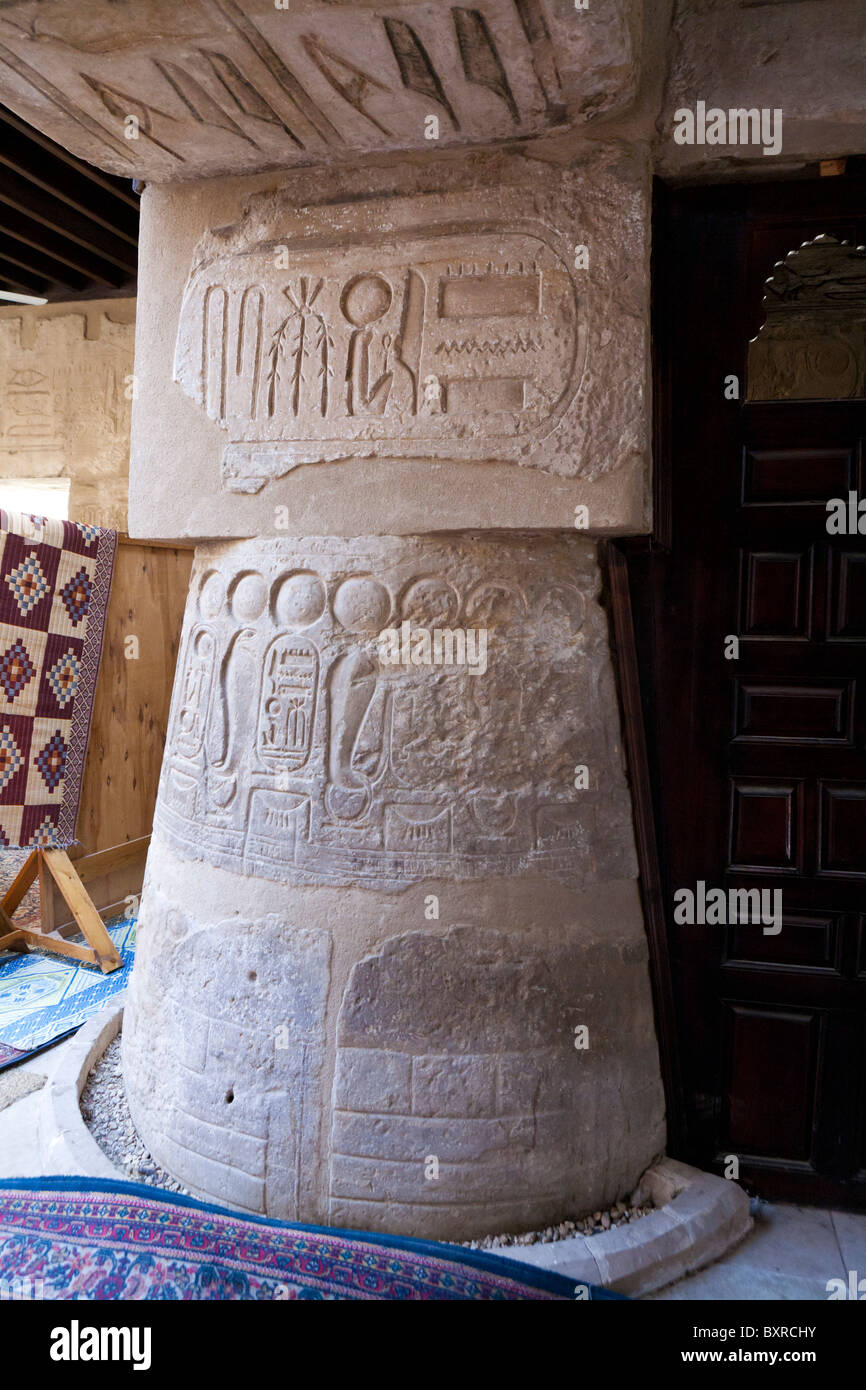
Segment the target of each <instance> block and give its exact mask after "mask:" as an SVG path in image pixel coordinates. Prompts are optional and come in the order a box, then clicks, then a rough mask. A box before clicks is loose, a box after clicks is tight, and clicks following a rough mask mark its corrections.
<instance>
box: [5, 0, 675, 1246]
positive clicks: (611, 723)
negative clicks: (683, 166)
mask: <svg viewBox="0 0 866 1390" xmlns="http://www.w3.org/2000/svg"><path fill="white" fill-rule="evenodd" d="M120 8H121V9H123V11H124V12H123V14H120V13H119V7H118V6H117V5H116V4H114V3H109V0H87V3H86V5H83V6H74V7H70V6H69V5H68V4H65V3H62V0H43V3H41V4H39V5H38V6H33V5H29V4H25V5H22V6H17V5H15V6H12V10H14V11H15V12H16V15H18V11H19V10H20V11H21V14H20V15H18V19H19V20H20V21H21V22H20V23H16V22H15V16H13V17H12V18H11V19H10V22H9V23H8V25H7V30H8V32H4V36H3V41H2V44H0V91H2V95H3V99H4V100H5V101H6V102H7V103H8V104H10V105H12V106H13V107H14V109H15V110H16V111H18V112H19V113H20V114H22V115H23V116H25V117H26V118H27V119H29V120H31V121H33V122H34V123H35V124H37V125H39V126H40V127H41V128H43V129H46V130H47V131H48V133H49V134H51V135H53V136H54V137H55V138H57V139H60V140H62V141H64V142H65V143H67V144H68V145H69V147H70V148H72V149H73V150H74V151H75V152H77V153H78V154H80V155H82V156H84V157H85V158H89V159H91V160H94V161H95V162H97V163H99V164H100V165H101V166H102V167H104V168H106V169H109V170H111V171H113V172H115V173H120V174H127V175H133V174H134V175H135V176H136V177H138V178H139V179H145V180H146V181H147V185H148V186H147V189H146V192H145V194H144V197H143V200H142V237H141V260H140V266H141V273H140V280H139V303H138V313H137V326H136V357H135V386H136V395H135V402H134V407H133V421H132V441H131V451H132V458H131V482H130V529H131V531H132V533H133V534H135V535H138V536H146V537H153V538H161V539H177V538H181V537H192V538H194V539H195V540H196V541H198V542H200V547H199V551H198V555H197V560H196V565H195V572H194V578H193V584H192V589H191V592H190V596H189V604H188V610H187V616H186V625H185V630H184V635H183V646H182V653H181V658H180V662H179V667H178V673H177V678H176V688H175V692H174V707H173V714H172V722H171V733H170V737H169V743H168V747H167V750H166V758H165V765H164V768H163V775H162V783H161V789H160V797H159V805H158V810H157V819H156V827H155V833H154V839H153V845H152V849H151V854H150V859H149V864H148V872H147V881H146V885H145V891H144V895H143V899H142V906H141V916H140V934H139V946H138V953H137V961H136V967H135V972H134V976H133V981H132V985H131V989H130V1002H129V1006H128V1010H127V1014H126V1018H125V1023H124V1034H123V1037H124V1043H123V1049H124V1072H125V1078H126V1085H127V1089H128V1094H129V1098H130V1104H131V1108H132V1112H133V1116H134V1118H135V1121H136V1123H137V1125H138V1126H139V1129H140V1131H141V1134H142V1137H143V1138H144V1140H145V1142H146V1143H147V1144H148V1145H149V1146H150V1148H151V1150H152V1152H153V1154H154V1155H155V1157H156V1158H157V1159H159V1161H160V1162H161V1163H163V1164H164V1165H165V1167H166V1168H167V1169H168V1170H169V1171H170V1172H172V1173H174V1174H175V1175H176V1176H177V1177H178V1178H180V1179H181V1180H182V1181H183V1182H184V1183H186V1184H187V1185H188V1186H189V1187H190V1188H191V1189H192V1190H193V1191H194V1192H196V1193H198V1194H200V1195H202V1196H204V1197H209V1198H215V1199H217V1200H222V1201H227V1202H229V1203H233V1204H235V1205H237V1206H240V1207H243V1208H246V1209H249V1210H252V1211H259V1212H268V1213H270V1214H272V1215H275V1216H280V1217H287V1218H300V1219H302V1220H306V1221H314V1222H329V1223H335V1224H341V1225H349V1226H359V1227H373V1228H380V1229H384V1230H391V1231H395V1232H407V1233H411V1234H416V1235H427V1236H443V1237H449V1238H455V1239H461V1238H466V1237H471V1236H476V1235H482V1234H483V1233H485V1232H495V1231H500V1230H504V1229H508V1228H510V1229H516V1228H520V1227H528V1226H531V1225H535V1224H537V1223H539V1222H548V1221H552V1220H555V1219H561V1218H562V1217H564V1216H566V1215H569V1214H571V1215H576V1214H578V1213H582V1212H585V1211H586V1210H587V1209H589V1210H592V1209H593V1208H595V1207H597V1206H599V1205H603V1204H605V1203H607V1202H609V1201H611V1200H613V1199H615V1198H616V1197H618V1196H622V1195H623V1194H625V1193H627V1192H628V1191H629V1189H630V1188H631V1187H632V1186H633V1185H634V1184H635V1182H636V1180H637V1179H638V1178H639V1176H640V1174H641V1171H642V1169H643V1168H644V1167H645V1166H646V1165H647V1164H649V1163H650V1161H651V1160H652V1159H653V1157H654V1156H655V1155H656V1154H657V1153H658V1152H660V1151H661V1149H662V1148H663V1144H664V1126H663V1105H662V1088H661V1082H660V1079H659V1069H658V1058H657V1052H656V1042H655V1036H654V1030H653V1021H652V1010H651V1004H650V989H649V979H648V971H647V948H646V941H645V937H644V932H643V926H642V921H641V912H640V900H639V893H638V885H637V878H636V864H635V857H634V846H633V835H632V827H631V811H630V804H629V795H628V789H627V784H626V780H625V775H624V771H623V763H622V755H621V749H620V731H619V713H618V708H617V699H616V691H615V686H614V681H613V677H612V672H611V663H610V655H609V649H608V638H607V628H606V619H605V616H604V611H603V608H602V606H601V599H600V594H601V580H600V573H599V567H598V562H597V556H596V550H595V545H596V540H595V538H597V537H598V536H601V535H605V534H616V533H627V532H641V531H646V530H647V529H648V527H649V524H650V517H649V510H648V502H647V498H648V486H647V481H648V474H649V468H648V462H649V430H648V411H647V399H646V395H647V383H648V372H649V352H648V334H649V186H650V156H649V148H650V140H651V137H652V133H653V121H654V118H655V112H656V110H657V106H658V102H657V100H655V101H654V99H653V94H654V93H655V98H656V99H657V98H658V95H659V88H660V85H661V80H662V69H661V66H660V65H657V67H656V70H655V72H654V73H652V74H650V76H649V78H648V79H647V78H646V76H645V75H644V73H643V72H642V68H641V54H642V45H643V43H644V38H645V35H646V34H649V33H650V32H651V29H652V25H651V24H645V23H644V15H643V11H644V6H643V5H642V4H641V3H640V0H611V2H610V3H607V4H605V5H600V4H599V5H596V4H595V0H593V3H592V5H590V7H589V8H588V10H586V11H581V10H578V9H576V7H575V6H574V4H573V3H572V0H476V3H473V4H472V5H450V4H449V5H445V4H443V5H431V4H429V3H426V0H423V2H422V0H419V2H418V3H415V0H396V3H395V4H393V5H392V6H390V7H389V9H388V13H387V14H386V15H384V16H383V15H380V14H378V13H376V12H375V11H374V9H373V8H371V6H370V4H369V3H367V0H364V3H358V4H355V3H341V4H340V5H334V4H330V3H329V4H324V3H319V2H318V0H297V3H295V0H293V3H292V5H291V6H290V7H289V9H288V10H279V9H277V8H276V7H275V6H274V5H273V4H272V3H271V0H194V3H189V4H186V5H183V6H180V7H178V6H177V4H176V3H173V0H152V2H151V3H150V4H149V5H148V6H147V7H146V9H145V10H142V11H141V13H140V14H134V13H132V8H134V7H130V6H128V5H127V6H123V7H120ZM647 8H648V9H649V8H650V7H647ZM652 8H653V10H656V11H658V12H659V13H661V14H662V19H663V17H664V12H665V11H666V7H665V6H664V5H662V6H660V7H658V6H656V7H652ZM31 11H32V13H31ZM10 14H11V11H10ZM25 19H26V23H25V22H24V20H25ZM660 27H661V21H660ZM37 40H38V42H36V41H37ZM37 50H38V52H37ZM37 57H38V66H37V63H36V59H37ZM479 145H486V146H488V148H487V149H484V150H479V149H478V148H477V147H478V146H479ZM467 146H476V148H475V149H470V150H467V148H466V147H467ZM404 625H406V626H404ZM383 633H384V634H386V636H385V637H384V638H382V634H383ZM388 634H390V636H389V635H388ZM380 638H381V639H382V640H380ZM437 640H438V642H439V646H438V656H439V657H440V658H441V660H438V661H437V660H436V656H437V645H436V643H437ZM404 641H405V649H404ZM446 641H447V642H448V643H450V646H446V645H445V643H446ZM461 644H462V646H461ZM446 653H447V655H446ZM428 656H429V657H430V660H429V661H428V660H427V657H428ZM406 657H408V659H406ZM449 657H450V658H453V659H449Z"/></svg>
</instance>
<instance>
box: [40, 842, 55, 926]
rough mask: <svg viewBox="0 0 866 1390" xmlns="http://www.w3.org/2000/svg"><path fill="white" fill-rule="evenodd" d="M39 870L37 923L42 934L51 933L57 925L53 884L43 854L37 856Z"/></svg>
mask: <svg viewBox="0 0 866 1390" xmlns="http://www.w3.org/2000/svg"><path fill="white" fill-rule="evenodd" d="M37 861H38V870H39V921H40V925H41V928H42V930H43V932H46V933H48V932H52V931H53V930H54V928H55V926H56V925H57V919H56V917H55V913H54V884H53V882H52V879H51V874H50V873H49V871H48V865H47V863H46V860H45V854H44V852H39V853H38V854H37Z"/></svg>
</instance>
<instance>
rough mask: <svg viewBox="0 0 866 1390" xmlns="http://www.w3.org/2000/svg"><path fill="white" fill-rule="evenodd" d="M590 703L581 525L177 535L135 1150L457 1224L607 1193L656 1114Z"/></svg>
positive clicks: (407, 1220)
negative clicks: (568, 531)
mask: <svg viewBox="0 0 866 1390" xmlns="http://www.w3.org/2000/svg"><path fill="white" fill-rule="evenodd" d="M388 630H392V632H393V637H392V638H391V640H390V642H389V641H388V640H385V641H380V640H378V638H379V634H381V633H382V632H383V631H385V632H388ZM437 634H439V637H438V638H437ZM442 634H447V635H446V636H445V637H444V638H443V637H442ZM401 638H402V639H403V643H404V650H403V652H402V653H401V652H400V651H399V645H400V639H401ZM464 644H465V647H466V649H467V651H468V655H469V658H470V660H469V661H468V662H464V663H462V664H460V663H459V662H457V661H454V660H451V661H449V660H448V658H449V656H450V657H452V658H453V657H454V656H457V657H459V656H460V655H461V653H462V651H463V648H464ZM437 655H439V656H440V657H441V658H442V659H441V660H440V661H438V662H437V661H436V660H435V658H436V656H437ZM395 656H397V657H408V664H404V661H403V660H401V659H398V660H396V661H394V660H392V659H390V658H393V657H395ZM617 726H618V715H617V705H616V692H615V689H614V684H613V679H612V673H611V667H610V661H609V657H608V652H607V639H606V623H605V618H604V615H603V614H602V612H601V609H600V608H599V604H598V567H597V563H596V556H595V547H594V545H593V544H592V543H591V542H589V541H587V540H583V539H580V538H577V537H575V536H558V537H552V536H545V535H539V534H518V533H511V534H503V533H487V534H479V533H462V534H459V535H448V536H436V537H433V536H428V537H406V538H398V537H386V536H383V537H365V538H362V539H355V540H338V539H334V538H325V537H321V538H315V539H309V540H306V541H302V540H282V541H269V542H264V543H263V542H261V541H254V542H243V543H236V542H235V543H228V544H222V545H217V546H208V547H203V548H202V549H200V550H199V552H198V556H197V560H196V566H195V572H194V576H193V583H192V590H191V594H190V600H189V605H188V609H187V616H186V623H185V628H184V637H183V648H182V653H181V657H180V664H179V670H178V678H177V682H176V688H175V696H174V707H173V711H172V717H171V727H170V733H169V742H168V747H167V750H166V759H165V763H164V766H163V778H162V784H161V788H160V798H159V809H158V815H157V824H156V833H155V838H154V843H153V848H152V850H151V855H150V859H149V863H148V875H147V883H146V887H145V892H144V897H143V903H142V914H141V924H142V930H141V939H140V946H139V952H138V959H137V961H136V969H135V975H134V980H133V984H132V989H131V996H132V997H131V1002H130V1006H129V1008H128V1010H127V1016H126V1020H125V1023H124V1033H123V1036H124V1072H125V1077H126V1085H127V1090H128V1094H129V1099H130V1105H131V1108H132V1113H133V1117H134V1119H135V1122H136V1125H137V1127H138V1129H139V1132H140V1133H141V1135H142V1137H143V1138H144V1140H145V1142H146V1143H147V1145H148V1146H149V1148H150V1150H151V1153H152V1154H153V1155H154V1157H155V1158H156V1159H157V1160H158V1161H159V1162H160V1163H162V1164H163V1165H164V1166H165V1167H166V1168H167V1169H168V1170H169V1171H170V1172H172V1173H173V1174H174V1175H175V1176H176V1177H178V1178H179V1179H180V1180H181V1181H182V1182H183V1183H184V1184H185V1185H186V1186H188V1187H189V1188H191V1189H192V1190H193V1191H194V1192H196V1193H199V1194H201V1195H204V1196H208V1197H210V1198H217V1199H220V1200H226V1201H229V1202H232V1203H235V1204H237V1205H240V1206H243V1207H247V1208H249V1209H251V1210H253V1211H267V1212H268V1213H269V1214H270V1215H273V1216H280V1217H285V1218H300V1219H302V1220H306V1221H314V1222H327V1223H329V1224H334V1225H344V1226H345V1225H348V1226H361V1227H364V1228H373V1229H379V1230H392V1231H393V1230H399V1231H402V1232H405V1233H409V1234H413V1235H424V1236H436V1237H448V1238H453V1239H461V1238H466V1237H468V1236H473V1235H480V1234H484V1233H486V1232H496V1231H498V1230H503V1229H521V1228H527V1227H529V1226H533V1225H536V1224H538V1223H547V1222H549V1221H553V1220H556V1219H561V1218H562V1216H563V1215H564V1214H565V1213H567V1212H568V1211H571V1212H573V1213H574V1212H577V1211H579V1210H585V1209H586V1208H587V1206H589V1207H597V1206H603V1205H605V1204H606V1203H608V1202H611V1201H614V1200H616V1198H617V1197H618V1196H620V1195H622V1193H623V1192H624V1191H626V1190H627V1189H628V1188H629V1186H630V1185H632V1184H633V1183H634V1180H635V1178H636V1176H637V1175H638V1174H639V1173H640V1171H642V1169H643V1168H644V1167H645V1166H646V1165H647V1164H648V1163H649V1162H650V1160H651V1159H652V1158H653V1156H654V1155H655V1154H656V1153H657V1152H658V1151H659V1150H660V1149H662V1148H663V1145H664V1129H663V1106H662V1098H661V1089H660V1085H659V1080H658V1061H657V1055H656V1048H655V1040H654V1036H653V1027H652V1015H651V1008H650V1002H649V994H648V988H647V967H646V958H647V953H646V944H645V938H644V932H643V926H642V921H641V913H640V905H639V898H638V893H637V885H636V882H635V861H634V848H633V842H632V834H631V827H630V819H629V799H628V792H627V789H626V783H625V779H624V775H623V769H622V758H621V752H620V746H619V734H618V727H617ZM580 766H584V767H586V768H587V769H588V779H587V780H588V786H586V787H585V788H584V789H582V790H579V791H578V790H576V789H575V786H574V783H575V772H576V769H577V768H578V767H580ZM577 780H578V781H582V780H584V779H582V778H581V777H580V775H578V779H577Z"/></svg>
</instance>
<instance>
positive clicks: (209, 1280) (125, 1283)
mask: <svg viewBox="0 0 866 1390" xmlns="http://www.w3.org/2000/svg"><path fill="white" fill-rule="evenodd" d="M4 1280H5V1281H6V1286H7V1287H12V1286H13V1285H14V1283H15V1281H19V1282H23V1281H29V1285H30V1287H31V1288H35V1289H36V1290H38V1294H37V1296H39V1297H43V1298H45V1299H99V1300H106V1299H123V1300H126V1299H176V1300H184V1301H187V1300H203V1299H208V1300H211V1299H212V1300H220V1301H225V1300H230V1299H261V1300H267V1301H268V1302H273V1301H274V1300H275V1299H276V1300H282V1299H285V1300H295V1299H316V1300H322V1299H327V1300H346V1299H353V1300H359V1299H362V1300H372V1301H380V1300H390V1299H393V1300H399V1301H401V1302H412V1301H416V1300H424V1301H428V1300H449V1301H479V1300H481V1301H489V1300H494V1301H497V1302H502V1301H535V1300H558V1301H564V1300H568V1301H569V1302H571V1303H573V1302H574V1301H575V1300H576V1299H577V1298H580V1299H581V1300H584V1299H608V1300H609V1299H618V1298H620V1297H621V1295H618V1294H613V1293H611V1292H609V1290H607V1289H602V1288H598V1287H596V1286H595V1285H589V1286H587V1285H578V1284H576V1283H575V1281H574V1280H573V1279H566V1278H565V1277H564V1276H562V1275H560V1274H551V1273H548V1272H547V1271H546V1270H540V1269H536V1268H535V1266H534V1265H525V1264H521V1263H519V1262H518V1261H515V1260H508V1259H503V1258H502V1257H501V1256H497V1255H488V1254H486V1253H483V1252H481V1251H478V1250H464V1249H463V1248H462V1247H461V1246H457V1245H445V1244H439V1243H437V1242H433V1241H423V1240H410V1239H408V1238H404V1237H398V1236H384V1235H374V1234H371V1233H369V1232H366V1231H344V1230H336V1229H331V1228H328V1227H323V1226H305V1225H294V1224H291V1223H288V1222H283V1221H270V1220H268V1219H266V1218H265V1217H257V1216H246V1215H244V1216H240V1215H238V1213H237V1212H232V1211H227V1210H225V1209H224V1208H222V1207H215V1206H209V1205H206V1204H205V1203H203V1202H198V1201H196V1200H195V1199H194V1198H192V1197H181V1196H176V1195H175V1194H174V1193H169V1192H162V1191H160V1190H158V1189H156V1188H153V1187H145V1186H144V1185H142V1184H140V1183H127V1182H112V1181H110V1180H101V1181H97V1180H93V1179H89V1178H29V1179H3V1180H0V1287H3V1281H4Z"/></svg>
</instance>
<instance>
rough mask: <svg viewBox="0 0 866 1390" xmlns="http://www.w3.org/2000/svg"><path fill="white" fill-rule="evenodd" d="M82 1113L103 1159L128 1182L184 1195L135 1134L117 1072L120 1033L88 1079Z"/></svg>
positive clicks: (183, 1188) (182, 1188) (82, 1095)
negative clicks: (141, 1183)
mask: <svg viewBox="0 0 866 1390" xmlns="http://www.w3.org/2000/svg"><path fill="white" fill-rule="evenodd" d="M81 1113H82V1115H83V1116H84V1120H85V1123H86V1125H87V1128H88V1129H89V1130H90V1133H91V1134H92V1135H93V1137H94V1139H95V1140H96V1142H97V1144H98V1145H99V1147H100V1148H101V1149H102V1152H103V1153H104V1154H105V1156H106V1158H109V1159H110V1160H111V1162H112V1163H113V1164H114V1165H115V1167H116V1168H119V1169H120V1171H121V1172H122V1173H124V1174H125V1175H126V1177H127V1178H129V1180H130V1182H146V1183H150V1185H151V1186H152V1187H163V1188H165V1189H166V1190H167V1191H168V1192H183V1193H186V1192H187V1189H186V1188H185V1187H182V1186H181V1184H180V1183H179V1182H177V1181H176V1180H175V1179H174V1178H172V1177H169V1175H168V1173H166V1172H165V1170H164V1169H163V1168H160V1166H159V1164H158V1163H157V1162H156V1160H155V1159H154V1158H152V1157H151V1155H150V1154H149V1153H148V1151H147V1149H146V1148H145V1146H144V1144H143V1143H142V1142H141V1140H140V1139H139V1137H138V1134H137V1133H136V1129H135V1125H134V1124H133V1123H132V1117H131V1116H130V1113H129V1106H128V1105H127V1103H126V1091H125V1089H124V1085H123V1076H122V1073H121V1068H120V1034H119V1033H118V1035H117V1037H116V1038H114V1039H113V1041H112V1042H110V1043H109V1044H108V1047H107V1048H106V1049H105V1051H104V1052H103V1054H102V1056H101V1057H100V1059H99V1061H98V1062H97V1063H96V1066H95V1067H94V1068H93V1071H92V1072H91V1073H90V1075H89V1076H88V1078H87V1083H86V1085H85V1087H84V1090H83V1091H82V1093H81ZM187 1195H189V1194H187Z"/></svg>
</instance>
